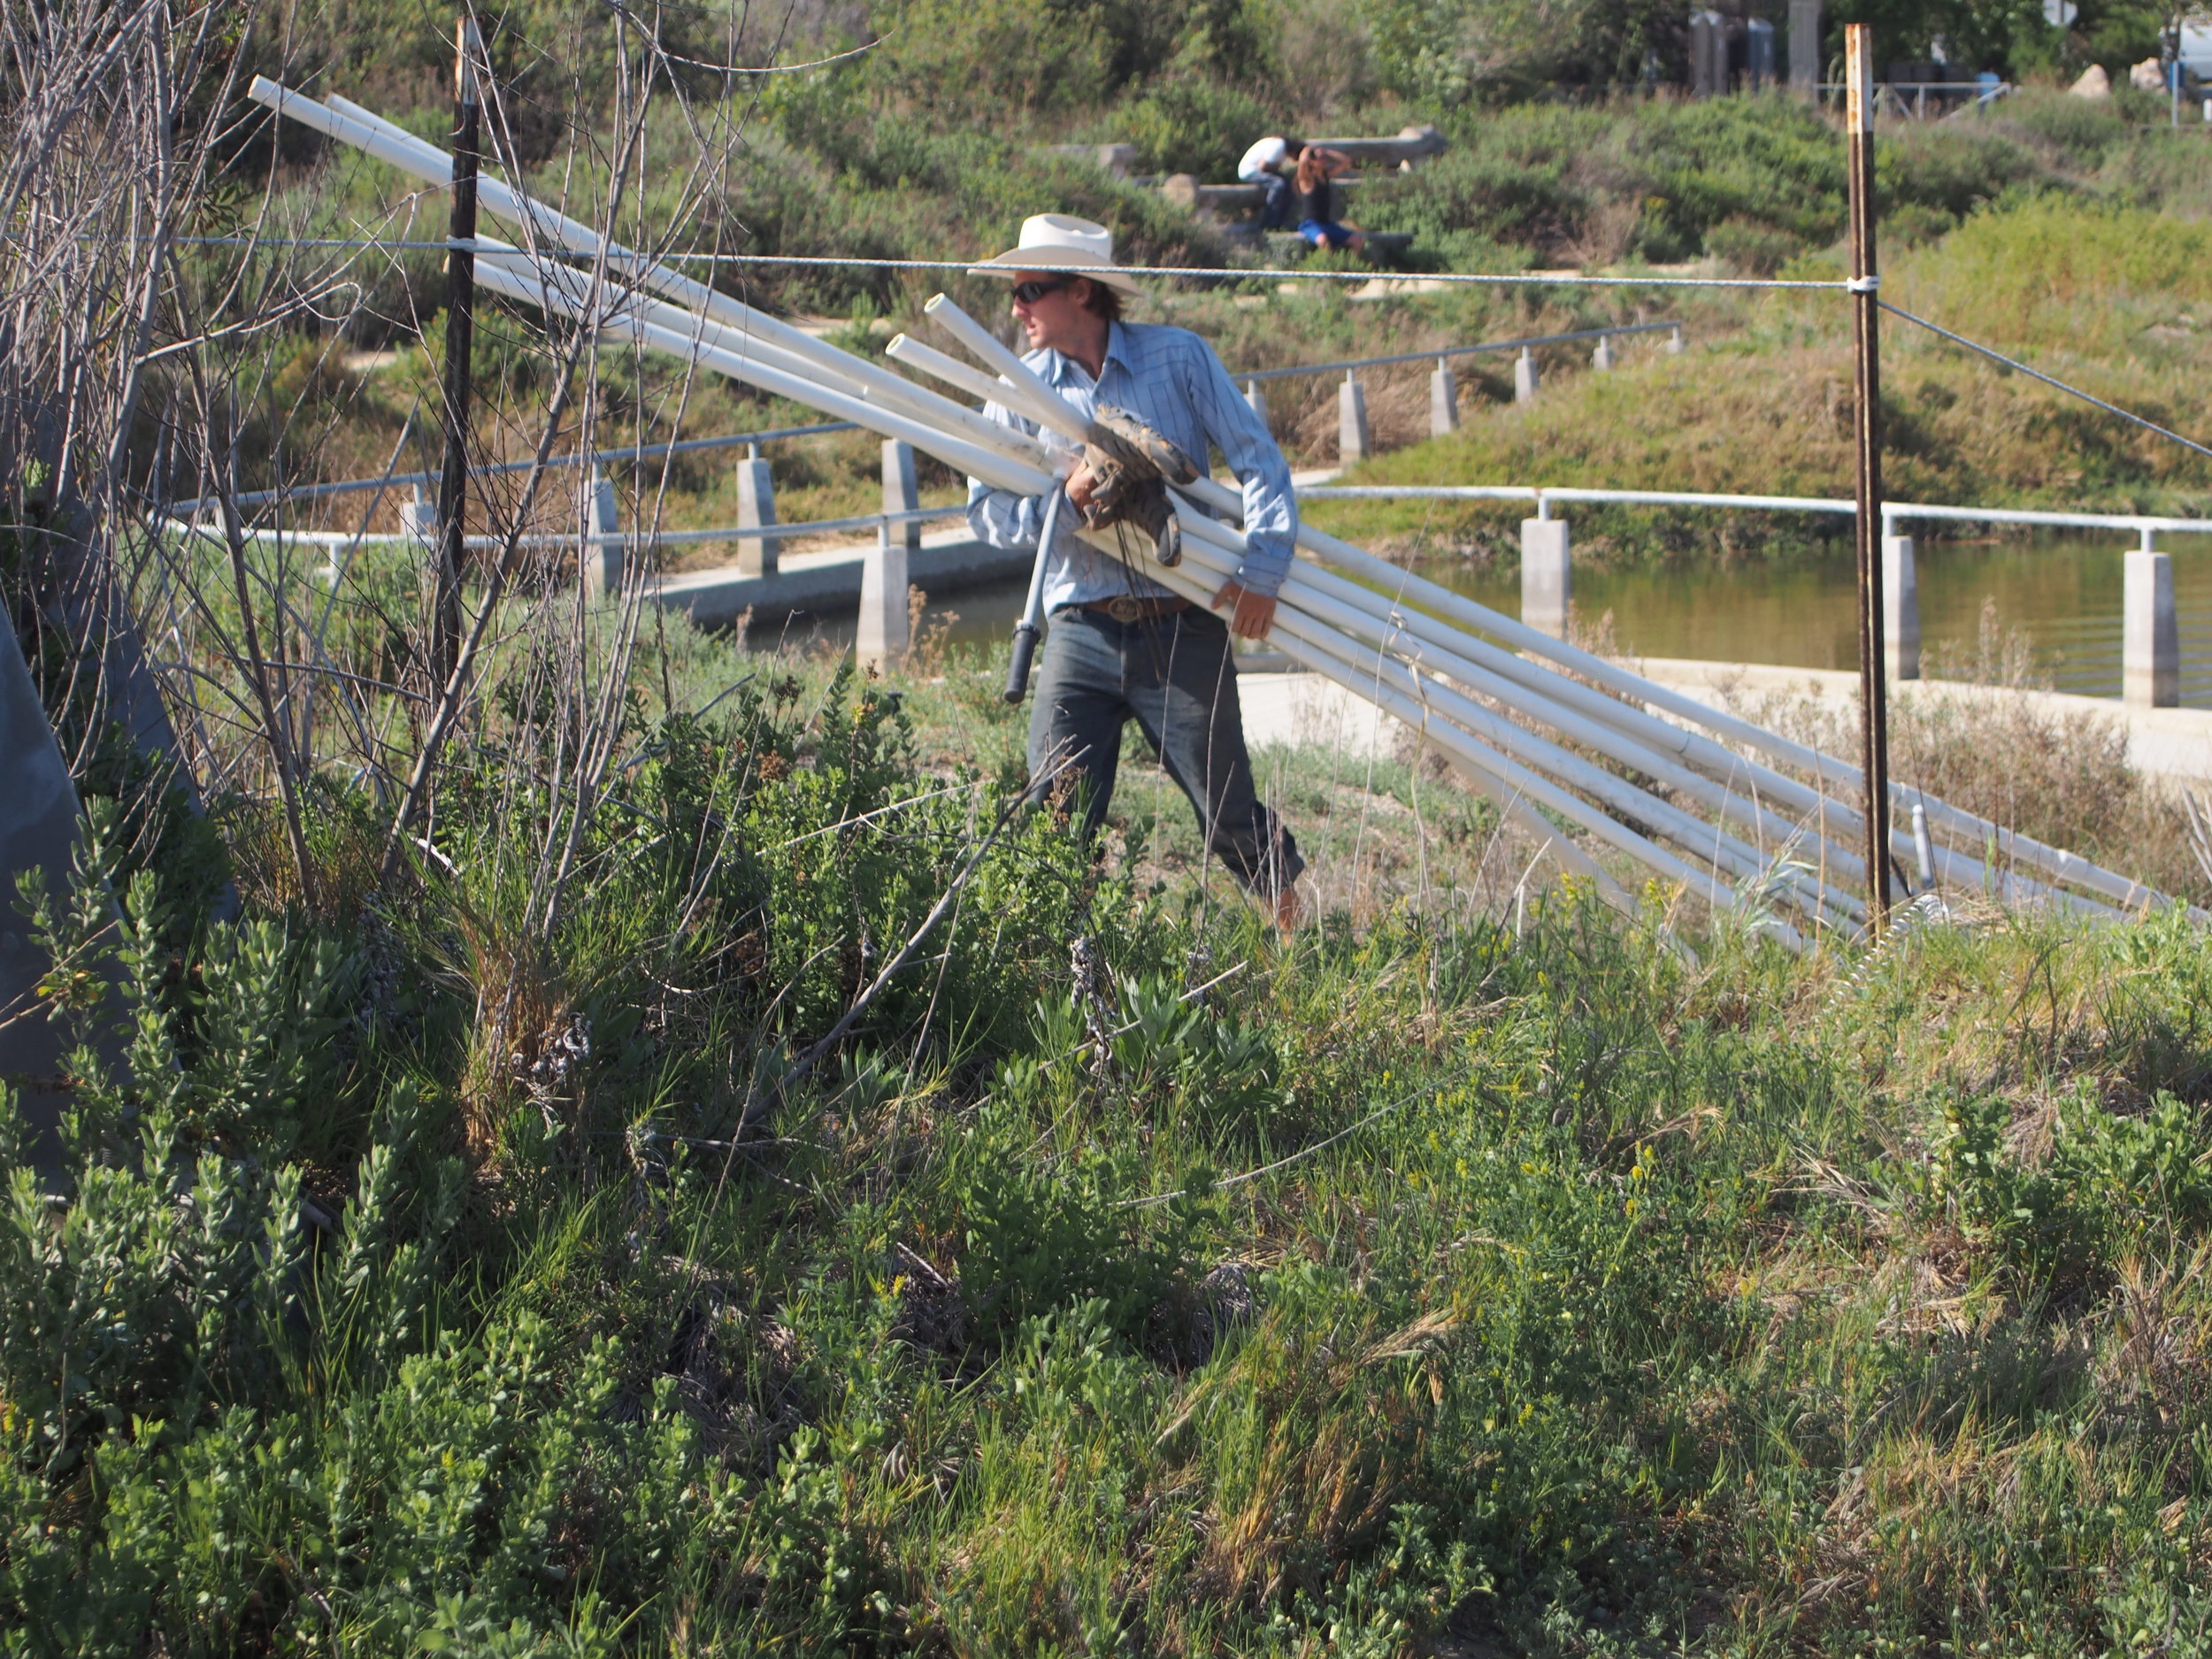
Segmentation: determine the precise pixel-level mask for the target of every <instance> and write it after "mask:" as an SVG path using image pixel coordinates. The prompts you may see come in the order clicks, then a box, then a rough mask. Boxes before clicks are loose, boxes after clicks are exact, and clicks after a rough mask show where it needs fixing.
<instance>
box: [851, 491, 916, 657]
mask: <svg viewBox="0 0 2212 1659" xmlns="http://www.w3.org/2000/svg"><path fill="white" fill-rule="evenodd" d="M909 643H910V640H909V638H908V625H907V615H906V543H905V542H904V541H900V540H897V539H895V538H894V537H893V535H892V534H891V526H889V525H887V524H886V525H879V526H877V527H876V548H875V551H874V552H872V553H871V554H869V555H868V556H867V557H866V558H864V560H862V561H861V566H860V630H859V633H858V634H857V635H856V638H855V641H854V654H855V655H856V657H858V658H859V661H860V665H861V667H863V668H870V667H872V668H874V669H876V670H877V671H878V672H884V671H887V670H888V669H890V668H891V667H893V666H894V665H895V664H896V663H897V662H898V661H899V659H900V658H901V657H904V656H905V655H906V648H907V646H908V644H909Z"/></svg>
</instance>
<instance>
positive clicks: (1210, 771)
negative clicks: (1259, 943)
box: [1029, 607, 1306, 899]
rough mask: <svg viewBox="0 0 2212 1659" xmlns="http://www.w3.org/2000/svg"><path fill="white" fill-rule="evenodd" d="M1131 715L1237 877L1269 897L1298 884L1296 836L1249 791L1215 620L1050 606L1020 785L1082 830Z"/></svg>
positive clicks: (1097, 813) (1108, 787)
mask: <svg viewBox="0 0 2212 1659" xmlns="http://www.w3.org/2000/svg"><path fill="white" fill-rule="evenodd" d="M1130 720H1134V721H1136V723H1137V725H1138V726H1139V727H1140V728H1141V730H1142V731H1143V733H1144V735H1145V738H1146V741H1148V742H1149V743H1150V744H1151V745H1152V748H1153V749H1154V751H1155V752H1156V754H1158V756H1159V757H1160V762H1161V764H1163V765H1164V766H1165V767H1166V768H1167V775H1168V776H1169V777H1171V778H1172V779H1174V780H1175V782H1176V785H1177V787H1179V788H1180V789H1181V790H1182V792H1183V793H1184V794H1185V795H1187V796H1189V797H1190V803H1191V806H1192V809H1193V810H1195V811H1196V813H1197V814H1198V826H1199V828H1200V829H1201V830H1202V831H1203V832H1204V833H1205V837H1206V845H1207V846H1208V847H1209V848H1210V849H1212V850H1213V853H1214V855H1215V856H1217V857H1218V858H1219V859H1220V860H1221V862H1222V863H1223V864H1225V865H1227V866H1228V868H1229V872H1230V873H1231V874H1232V875H1233V876H1235V877H1236V879H1238V881H1240V883H1242V884H1243V885H1244V886H1245V887H1247V888H1248V889H1249V890H1251V891H1252V892H1254V893H1256V894H1258V895H1261V896H1262V897H1263V898H1270V899H1271V898H1274V897H1275V896H1276V895H1279V894H1280V893H1282V892H1283V891H1284V890H1285V889H1286V888H1287V887H1289V886H1290V885H1291V884H1292V883H1293V882H1294V881H1295V880H1297V879H1298V873H1299V872H1300V871H1302V870H1303V869H1304V868H1305V867H1306V863H1305V860H1304V859H1302V858H1301V857H1300V856H1298V843H1297V841H1295V840H1294V838H1293V837H1292V835H1291V833H1290V829H1289V826H1286V824H1284V822H1283V821H1282V819H1281V818H1278V817H1277V816H1276V815H1275V813H1274V812H1273V811H1272V810H1270V809H1269V808H1268V807H1267V806H1265V805H1264V804H1263V803H1262V802H1261V801H1260V799H1259V796H1258V794H1257V792H1256V791H1255V789H1254V788H1253V787H1252V759H1251V756H1250V755H1249V754H1248V752H1247V751H1246V749H1245V747H1244V711H1243V710H1242V709H1241V708H1240V706H1239V705H1238V703H1237V671H1236V664H1235V663H1233V661H1232V660H1231V658H1230V650H1229V628H1228V625H1227V624H1226V623H1225V622H1223V621H1222V619H1221V618H1219V617H1217V616H1215V615H1213V614H1212V613H1211V612H1210V611H1201V610H1198V609H1196V608H1195V607H1193V608H1192V609H1189V610H1186V611H1176V612H1175V613H1173V614H1172V615H1170V616H1163V617H1151V618H1144V619H1142V620H1140V621H1136V622H1117V621H1115V620H1114V619H1113V618H1111V617H1109V616H1104V615H1102V614H1101V613H1099V612H1098V611H1084V610H1081V609H1079V608H1070V609H1068V610H1064V611H1055V612H1053V615H1052V628H1051V631H1050V632H1049V633H1048V634H1046V635H1045V643H1044V651H1043V655H1042V660H1041V663H1040V664H1039V667H1038V671H1037V700H1036V704H1035V706H1034V707H1033V709H1032V710H1030V717H1029V775H1030V778H1031V780H1032V782H1031V787H1032V788H1033V790H1035V791H1036V792H1037V793H1038V794H1039V795H1041V796H1042V795H1057V796H1059V797H1060V798H1061V799H1063V800H1064V801H1068V802H1070V803H1071V804H1072V805H1073V806H1074V808H1075V810H1077V811H1079V813H1080V814H1081V819H1082V826H1083V832H1084V833H1085V834H1086V835H1091V834H1095V833H1097V830H1098V826H1099V825H1100V824H1101V823H1102V822H1103V821H1104V820H1105V817H1106V808H1107V806H1108V804H1109V803H1110V802H1111V801H1112V799H1113V795H1114V778H1115V774H1116V772H1117V771H1118V768H1119V766H1120V764H1121V731H1122V727H1123V726H1125V724H1126V723H1127V722H1129V721H1130ZM1062 761H1065V762H1066V763H1067V765H1066V767H1065V769H1064V771H1062V772H1058V773H1055V772H1054V767H1055V766H1056V764H1058V763H1060V762H1062ZM1063 791H1065V793H1063Z"/></svg>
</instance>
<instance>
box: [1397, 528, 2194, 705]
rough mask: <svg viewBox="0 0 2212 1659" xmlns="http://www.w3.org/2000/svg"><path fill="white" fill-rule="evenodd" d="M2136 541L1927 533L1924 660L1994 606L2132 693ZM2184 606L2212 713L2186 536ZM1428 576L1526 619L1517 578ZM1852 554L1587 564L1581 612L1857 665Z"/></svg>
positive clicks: (1702, 642) (2075, 681) (1959, 646)
mask: <svg viewBox="0 0 2212 1659" xmlns="http://www.w3.org/2000/svg"><path fill="white" fill-rule="evenodd" d="M2132 545H2133V541H2132V538H2130V539H2128V540H2126V541H2123V540H2122V539H2121V538H2119V537H2117V536H2112V537H2099V538H2094V539H2075V538H2056V537H2053V538H2048V539H2038V540H2036V541H2005V542H1996V543H1973V542H1960V541H1936V542H1927V541H1923V542H1921V543H1920V544H1919V546H1918V549H1917V557H1916V563H1917V565H1918V569H1919V578H1920V649H1921V656H1922V660H1923V662H1924V664H1925V663H1928V662H1930V661H1931V660H1932V659H1935V658H1937V657H1939V653H1940V652H1942V651H1943V650H1945V649H1948V650H1951V651H1954V652H1957V653H1961V654H1962V655H1964V656H1966V657H1971V656H1972V654H1973V653H1974V651H1975V650H1976V649H1977V644H1978V638H1979V635H1980V632H1981V627H1982V616H1983V611H1984V608H1985V606H1988V607H1990V608H1991V609H1992V610H1993V614H1994V618H1995V621H1996V624H1997V626H1998V628H1999V630H2000V632H2001V634H2002V633H2010V632H2012V631H2015V630H2017V631H2018V632H2020V633H2021V634H2024V635H2025V636H2026V639H2027V642H2028V644H2029V647H2030V655H2031V657H2032V660H2033V662H2034V664H2035V666H2036V668H2037V670H2038V671H2039V672H2040V673H2042V674H2044V675H2046V676H2047V677H2048V678H2049V680H2051V682H2052V683H2053V684H2054V685H2055V687H2057V688H2058V689H2059V690H2061V691H2070V692H2076V693H2078V694H2080V695H2084V696H2093V697H2117V696H2118V695H2120V657H2121V593H2122V585H2123V580H2124V577H2123V572H2124V559H2123V557H2122V556H2123V555H2124V553H2125V552H2126V551H2127V550H2128V549H2129V548H2130V547H2131V546H2132ZM2166 550H2167V551H2168V552H2170V554H2171V555H2172V558H2173V572H2174V601H2175V607H2176V610H2177V611H2178V613H2179V617H2180V634H2181V660H2182V672H2181V700H2182V702H2183V703H2185V704H2186V705H2189V706H2192V707H2197V708H2207V707H2212V546H2204V545H2201V539H2200V538H2194V537H2177V538H2175V539H2174V541H2172V543H2171V544H2170V547H2169V548H2168V549H2166ZM1421 574H1423V575H1425V576H1426V577H1428V578H1429V579H1430V580H1432V581H1438V582H1441V583H1443V584H1444V585H1445V586H1447V587H1449V588H1455V589H1456V590H1458V591H1460V592H1462V593H1464V594H1466V595H1468V596H1469V597H1470V598H1472V599H1479V600H1480V601H1481V602H1482V603H1485V604H1487V605H1490V606H1492V607H1494V608H1495V609H1497V610H1501V611H1507V612H1509V613H1510V614H1513V615H1516V616H1517V615H1518V614H1519V613H1520V577H1519V574H1518V572H1505V573H1503V574H1500V573H1498V572H1481V573H1477V572H1475V571H1473V570H1472V569H1471V568H1470V567H1469V566H1467V565H1454V564H1451V563H1446V562H1435V563H1432V564H1429V565H1425V566H1423V567H1422V569H1421ZM1574 596H1575V610H1576V611H1577V613H1578V615H1579V616H1581V617H1582V618H1585V619H1586V621H1589V622H1593V623H1594V622H1595V621H1597V620H1598V618H1601V617H1603V616H1604V615H1605V614H1606V613H1607V612H1608V611H1610V612H1611V613H1612V617H1613V634H1614V638H1615V640H1616V641H1617V644H1618V646H1619V649H1622V650H1623V651H1624V652H1627V653H1629V654H1631V655H1633V656H1639V657H1691V658H1700V659H1706V660H1711V661H1717V662H1732V663H1774V664H1783V665H1785V666H1788V667H1793V668H1841V669H1851V668H1855V667H1857V666H1858V658H1859V646H1858V612H1857V602H1856V595H1855V580H1854V575H1853V569H1852V560H1851V557H1850V555H1849V554H1848V553H1844V554H1842V555H1841V556H1839V557H1833V558H1824V559H1820V560H1814V561H1804V562H1795V563H1792V564H1789V565H1767V564H1753V565H1743V566H1740V567H1737V568H1734V569H1720V568H1716V567H1710V566H1708V567H1703V568H1690V569H1680V568H1677V569H1654V568H1641V569H1632V570H1617V571H1604V570H1595V569H1589V568H1581V569H1578V570H1577V571H1576V572H1575V576H1574Z"/></svg>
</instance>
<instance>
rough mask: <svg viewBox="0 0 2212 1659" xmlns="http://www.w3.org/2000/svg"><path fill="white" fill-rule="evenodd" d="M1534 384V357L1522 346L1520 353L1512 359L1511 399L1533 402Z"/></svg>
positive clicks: (1516, 401) (1518, 401) (1534, 397)
mask: <svg viewBox="0 0 2212 1659" xmlns="http://www.w3.org/2000/svg"><path fill="white" fill-rule="evenodd" d="M1536 385H1537V377H1536V359H1535V357H1533V356H1532V355H1531V354H1530V352H1529V349H1528V348H1527V347H1526V346H1523V347H1522V348H1521V355H1520V356H1519V357H1516V358H1515V359H1514V360H1513V401H1514V402H1515V403H1534V402H1535V401H1536Z"/></svg>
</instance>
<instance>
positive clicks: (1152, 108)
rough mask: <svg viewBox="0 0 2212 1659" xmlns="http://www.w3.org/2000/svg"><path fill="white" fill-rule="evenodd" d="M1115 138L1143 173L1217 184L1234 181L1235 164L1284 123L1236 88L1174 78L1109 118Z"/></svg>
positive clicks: (1151, 87) (1255, 99) (1210, 82)
mask: <svg viewBox="0 0 2212 1659" xmlns="http://www.w3.org/2000/svg"><path fill="white" fill-rule="evenodd" d="M1112 119H1113V127H1114V129H1115V131H1116V133H1117V134H1118V136H1119V137H1121V138H1123V139H1125V141H1126V142H1130V143H1133V144H1134V145H1135V146H1136V147H1137V153H1138V156H1139V157H1140V159H1141V164H1142V166H1143V169H1144V171H1145V172H1147V173H1195V174H1196V175H1197V176H1198V177H1199V178H1200V179H1202V180H1227V179H1232V178H1234V177H1235V176H1236V168H1237V163H1238V161H1239V160H1240V158H1241V157H1243V155H1244V152H1245V151H1246V150H1248V149H1249V148H1250V147H1251V145H1252V144H1253V142H1255V141H1256V140H1257V139H1258V138H1260V137H1261V136H1262V135H1263V134H1266V133H1269V132H1271V131H1276V130H1278V129H1279V127H1281V125H1282V123H1281V121H1280V120H1279V119H1278V118H1277V117H1276V116H1275V114H1274V112H1273V111H1271V110H1270V108H1269V107H1268V106H1267V105H1266V104H1263V102H1261V100H1260V99H1258V98H1257V97H1255V96H1253V95H1252V94H1251V93H1249V92H1248V91H1246V90H1244V89H1243V88H1239V87H1227V86H1221V85H1219V84H1217V83H1216V82H1213V81H1202V80H1199V79H1197V78H1195V77H1190V76H1174V77H1171V78H1170V79H1168V80H1165V81H1158V82H1156V83H1154V84H1153V85H1152V86H1150V87H1148V88H1146V90H1145V92H1144V94H1143V96H1141V97H1138V98H1134V99H1133V100H1131V101H1130V102H1129V103H1126V104H1123V105H1122V106H1121V107H1120V108H1119V109H1118V111H1115V114H1114V116H1113V118H1112Z"/></svg>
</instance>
